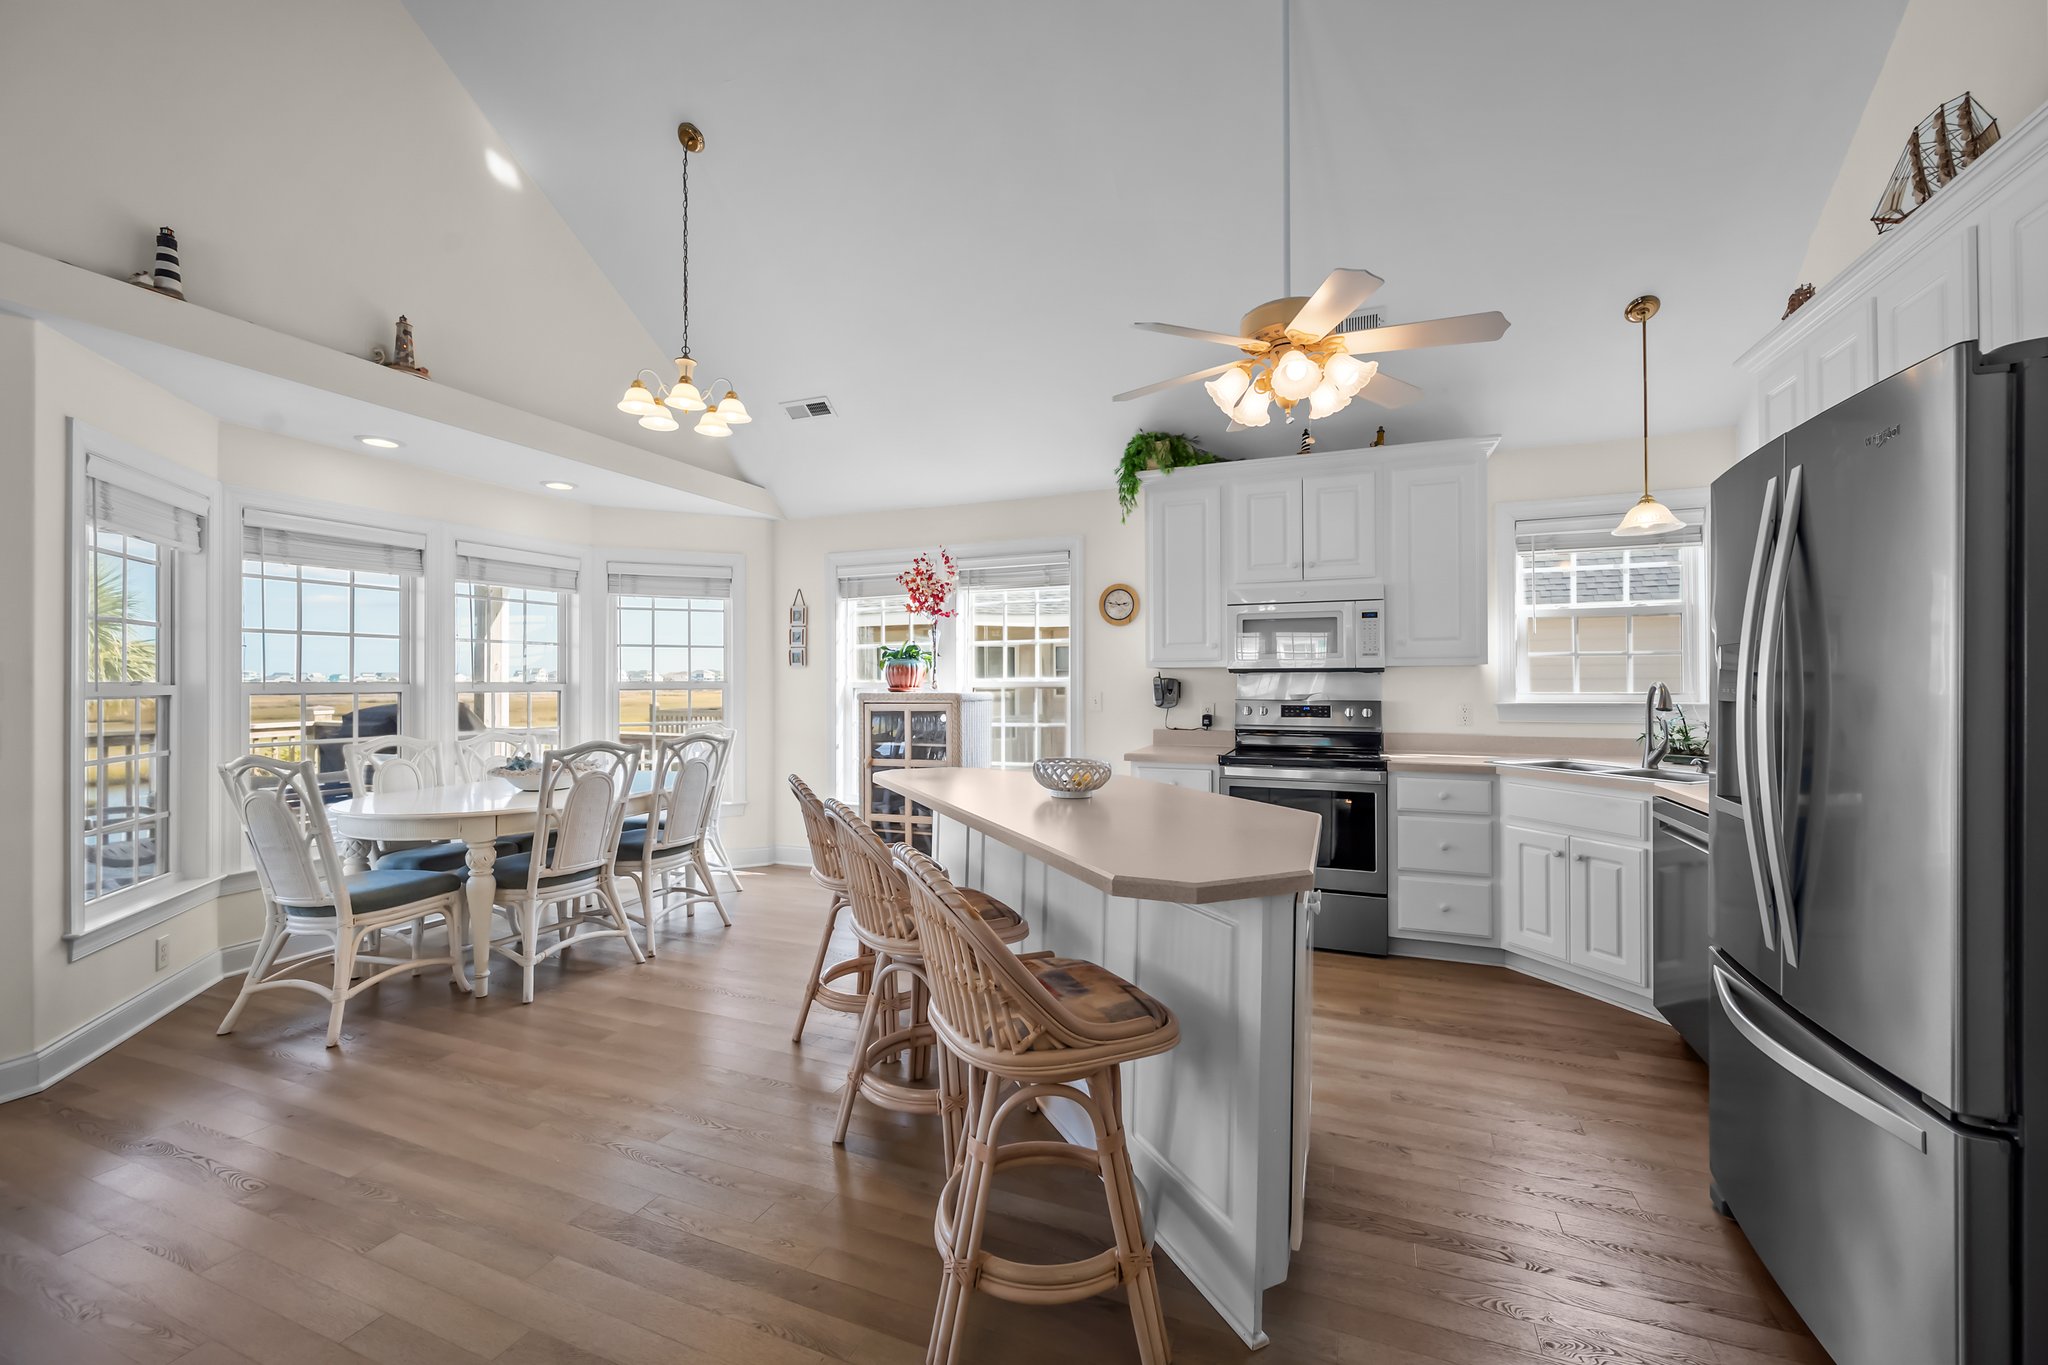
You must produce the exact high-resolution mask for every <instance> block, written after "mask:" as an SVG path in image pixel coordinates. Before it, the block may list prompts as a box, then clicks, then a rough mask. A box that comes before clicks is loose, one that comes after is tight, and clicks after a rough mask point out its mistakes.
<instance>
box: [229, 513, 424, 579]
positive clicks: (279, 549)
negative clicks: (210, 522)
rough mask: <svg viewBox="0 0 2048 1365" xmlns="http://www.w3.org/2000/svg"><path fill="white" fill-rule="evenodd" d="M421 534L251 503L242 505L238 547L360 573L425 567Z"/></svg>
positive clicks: (255, 555) (261, 556)
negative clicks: (293, 514) (295, 512)
mask: <svg viewBox="0 0 2048 1365" xmlns="http://www.w3.org/2000/svg"><path fill="white" fill-rule="evenodd" d="M426 547H427V540H426V537H425V536H419V535H412V534H408V533H406V532H402V531H385V530H379V529H378V528H376V527H373V526H357V525H354V524H352V523H349V522H340V521H324V520H316V519H314V518H312V517H296V516H292V515H290V514H289V513H285V512H268V511H264V510H261V509H259V508H254V507H249V508H244V509H243V511H242V552H243V554H245V555H247V556H248V557H249V558H251V559H268V560H272V561H274V562H276V563H280V564H300V565H311V566H313V567H315V568H321V569H338V570H354V571H356V572H358V573H389V574H419V573H424V572H425V571H426V557H427V556H426Z"/></svg>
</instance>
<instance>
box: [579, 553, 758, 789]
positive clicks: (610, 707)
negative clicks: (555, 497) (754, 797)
mask: <svg viewBox="0 0 2048 1365" xmlns="http://www.w3.org/2000/svg"><path fill="white" fill-rule="evenodd" d="M615 564H616V565H628V564H635V565H658V566H660V567H662V568H666V569H674V570H676V571H677V573H678V574H688V573H689V572H690V571H691V570H693V569H695V570H700V571H702V570H710V571H713V572H716V573H729V574H731V575H732V595H731V596H730V597H728V598H727V599H726V607H725V724H726V726H727V727H728V728H729V729H731V731H732V735H733V741H732V753H731V756H730V757H729V758H728V759H727V762H726V772H727V773H728V774H729V778H728V780H727V782H726V787H725V798H724V800H722V801H721V802H719V809H720V810H721V811H723V812H724V813H725V814H726V815H728V816H741V815H745V814H746V813H747V738H748V734H747V559H746V556H745V555H739V554H719V553H713V552H711V551H708V550H704V551H690V550H642V549H627V548H623V547H621V548H617V549H614V548H610V547H607V548H605V549H603V550H592V551H591V552H590V554H589V556H588V558H586V559H585V560H584V567H583V595H584V598H585V601H586V603H587V604H589V609H590V611H591V613H592V619H594V620H597V621H600V622H601V623H602V624H600V625H599V626H598V627H597V628H596V629H593V630H591V631H590V632H589V636H590V639H591V645H592V648H591V657H590V659H589V660H588V664H587V666H588V667H590V668H592V669H593V670H595V671H594V672H592V674H591V676H592V677H593V678H597V679H602V680H603V681H602V683H601V684H599V685H595V686H592V687H591V688H590V693H591V696H592V697H593V698H594V699H597V700H598V704H599V706H600V707H601V708H602V709H601V711H599V712H598V713H597V714H594V715H592V716H591V717H590V722H589V723H590V724H592V725H593V726H596V727H598V728H595V729H593V730H591V732H590V733H592V734H597V735H604V736H606V737H607V738H610V737H612V736H613V735H614V733H615V732H616V730H617V728H618V715H619V692H620V690H621V688H620V684H619V676H618V662H619V655H618V650H619V638H618V637H619V614H618V613H617V612H616V611H614V610H613V609H612V595H611V586H610V577H611V567H612V566H613V565H615Z"/></svg>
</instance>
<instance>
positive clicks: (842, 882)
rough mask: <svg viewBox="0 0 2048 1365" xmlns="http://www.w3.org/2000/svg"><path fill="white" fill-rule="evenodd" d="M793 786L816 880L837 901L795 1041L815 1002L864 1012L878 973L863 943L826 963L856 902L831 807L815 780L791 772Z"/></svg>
mask: <svg viewBox="0 0 2048 1365" xmlns="http://www.w3.org/2000/svg"><path fill="white" fill-rule="evenodd" d="M789 789H790V790H791V791H793V792H795V793H796V804H797V807H798V809H800V810H802V811H803V814H804V837H805V838H806V839H808V840H809V841H810V845H811V880H812V881H814V882H816V883H817V884H818V885H819V886H822V887H824V888H825V890H826V891H827V892H829V893H830V894H831V897H832V901H831V904H830V905H828V906H827V907H826V908H825V932H824V933H823V934H821V935H820V936H819V938H818V957H817V960H816V961H815V962H813V963H812V964H811V977H810V981H809V983H808V984H807V985H806V986H805V987H804V999H803V1003H802V1004H801V1005H799V1006H798V1007H797V1011H796V1030H795V1031H794V1032H792V1033H791V1034H790V1035H789V1041H790V1042H792V1043H801V1042H802V1041H803V1040H804V1021H805V1020H806V1019H809V1018H810V1017H811V1006H812V1005H813V1004H819V1005H823V1006H824V1007H825V1008H826V1009H830V1010H838V1011H839V1012H840V1013H841V1014H859V1013H860V1012H861V1010H862V1009H863V1008H864V1007H865V1006H866V1005H867V1003H868V983H869V981H870V980H871V979H872V978H873V976H874V971H875V953H874V949H872V948H870V947H868V946H867V944H865V943H863V944H861V945H860V951H859V952H857V953H855V954H854V955H853V956H852V957H849V958H843V959H841V960H840V961H838V962H835V963H833V964H832V965H831V966H829V967H828V966H826V965H825V955H826V954H827V953H829V952H831V951H832V935H833V934H834V933H835V932H836V931H837V930H838V928H839V912H840V911H841V910H844V909H846V908H847V907H848V906H849V905H850V904H851V903H852V902H851V901H849V900H848V898H847V895H846V869H845V868H844V867H842V866H841V865H840V861H839V850H838V848H837V847H836V846H834V844H833V843H832V832H831V831H830V830H829V829H827V828H826V827H825V806H824V803H823V802H821V801H819V800H818V794H817V793H816V792H814V791H812V790H811V785H810V783H808V782H806V781H804V780H803V779H802V778H801V777H798V776H797V775H796V774H795V773H791V774H790V775H789ZM847 976H851V977H852V978H853V979H854V980H853V985H854V988H853V989H852V990H850V991H843V990H840V989H838V988H837V987H835V986H834V985H833V984H832V983H833V982H835V981H838V980H840V979H841V978H842V977H847Z"/></svg>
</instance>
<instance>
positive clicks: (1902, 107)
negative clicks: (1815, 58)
mask: <svg viewBox="0 0 2048 1365" xmlns="http://www.w3.org/2000/svg"><path fill="white" fill-rule="evenodd" d="M1965 90H1968V91H1969V92H1971V93H1972V94H1974V95H1975V96H1976V97H1977V101H1978V103H1980V104H1982V105H1983V106H1984V107H1985V108H1987V109H1989V110H1990V111H1991V112H1992V113H1993V114H1994V115H1996V116H1997V118H1998V126H1999V128H2000V129H2001V130H2004V131H2010V130H2011V129H2013V128H2017V127H2018V126H2019V125H2020V123H2021V121H2023V120H2024V119H2025V118H2026V117H2027V115H2029V114H2031V113H2033V112H2034V110H2035V109H2037V108H2039V107H2040V105H2041V103H2042V102H2043V101H2044V100H2048V6H2044V5H2043V3H2042V0H1909V3H1908V4H1907V6H1906V12H1905V14H1904V15H1903V16H1902V17H1901V18H1900V20H1899V30H1898V34H1897V36H1895V37H1894V38H1893V39H1892V46H1891V52H1890V54H1889V55H1888V56H1887V57H1886V58H1885V62H1884V66H1883V68H1882V69H1881V70H1880V71H1879V72H1878V77H1877V83H1876V84H1875V85H1874V86H1873V87H1872V88H1871V91H1870V99H1869V101H1868V102H1867V103H1866V104H1865V105H1864V109H1863V117H1862V119H1861V121H1860V122H1859V123H1858V124H1857V126H1856V133H1855V136H1854V137H1853V138H1851V139H1850V142H1849V149H1848V152H1847V154H1846V155H1845V156H1844V157H1843V158H1842V168H1841V171H1840V172H1839V173H1838V174H1837V176H1836V178H1835V183H1834V188H1833V190H1831V191H1830V192H1829V194H1828V199H1827V204H1826V206H1825V207H1824V208H1823V209H1822V210H1821V215H1820V220H1819V222H1818V223H1816V224H1815V225H1814V229H1813V236H1812V238H1811V239H1810V240H1809V241H1808V243H1807V247H1806V259H1805V261H1804V262H1803V263H1802V264H1801V265H1800V267H1799V279H1798V280H1797V281H1792V282H1788V284H1787V286H1786V288H1787V290H1788V292H1789V290H1790V288H1791V284H1792V283H1800V282H1811V283H1813V284H1815V285H1824V284H1826V283H1827V282H1828V281H1829V280H1831V279H1833V278H1834V277H1835V276H1836V275H1838V274H1840V273H1841V271H1842V269H1843V267H1845V266H1847V265H1848V264H1849V263H1850V262H1851V261H1853V260H1855V259H1856V258H1857V257H1858V256H1860V255H1861V254H1862V253H1863V252H1864V251H1866V250H1868V249H1869V247H1870V246H1871V244H1872V243H1873V242H1875V241H1876V240H1877V229H1876V228H1875V227H1874V226H1872V224H1871V222H1870V211H1871V210H1872V209H1873V208H1875V207H1876V206H1877V199H1878V196H1879V195H1880V194H1882V193H1883V192H1884V187H1885V185H1886V183H1887V182H1889V181H1890V179H1891V174H1892V167H1893V166H1894V165H1895V164H1897V162H1898V159H1899V153H1900V152H1901V151H1902V150H1903V149H1904V148H1905V145H1906V137H1907V135H1908V134H1909V133H1911V132H1912V130H1913V128H1914V127H1915V126H1916V125H1917V124H1918V123H1919V122H1920V120H1921V119H1923V118H1926V117H1927V116H1928V115H1929V114H1931V113H1933V112H1934V109H1935V106H1936V105H1938V104H1940V103H1941V102H1942V101H1944V100H1949V99H1954V98H1955V97H1956V96H1958V95H1960V94H1962V93H1963V92H1964V91H1965Z"/></svg>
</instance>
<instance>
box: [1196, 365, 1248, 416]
mask: <svg viewBox="0 0 2048 1365" xmlns="http://www.w3.org/2000/svg"><path fill="white" fill-rule="evenodd" d="M1251 386H1252V374H1251V369H1250V367H1249V366H1245V365H1232V366H1231V367H1230V368H1229V369H1227V370H1225V371H1224V372H1223V373H1222V374H1219V375H1217V376H1216V377H1215V378H1214V379H1212V380H1210V381H1209V382H1208V383H1206V384H1204V385H1202V387H1203V388H1205V389H1207V390H1208V391H1209V397H1210V398H1211V399H1212V400H1213V401H1214V402H1215V404H1216V406H1217V407H1219V408H1221V409H1222V410H1223V415H1224V416H1225V417H1229V416H1231V415H1232V414H1234V413H1235V412H1236V410H1237V400H1238V399H1240V398H1242V397H1244V391H1245V390H1246V389H1248V388H1250V387H1251Z"/></svg>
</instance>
